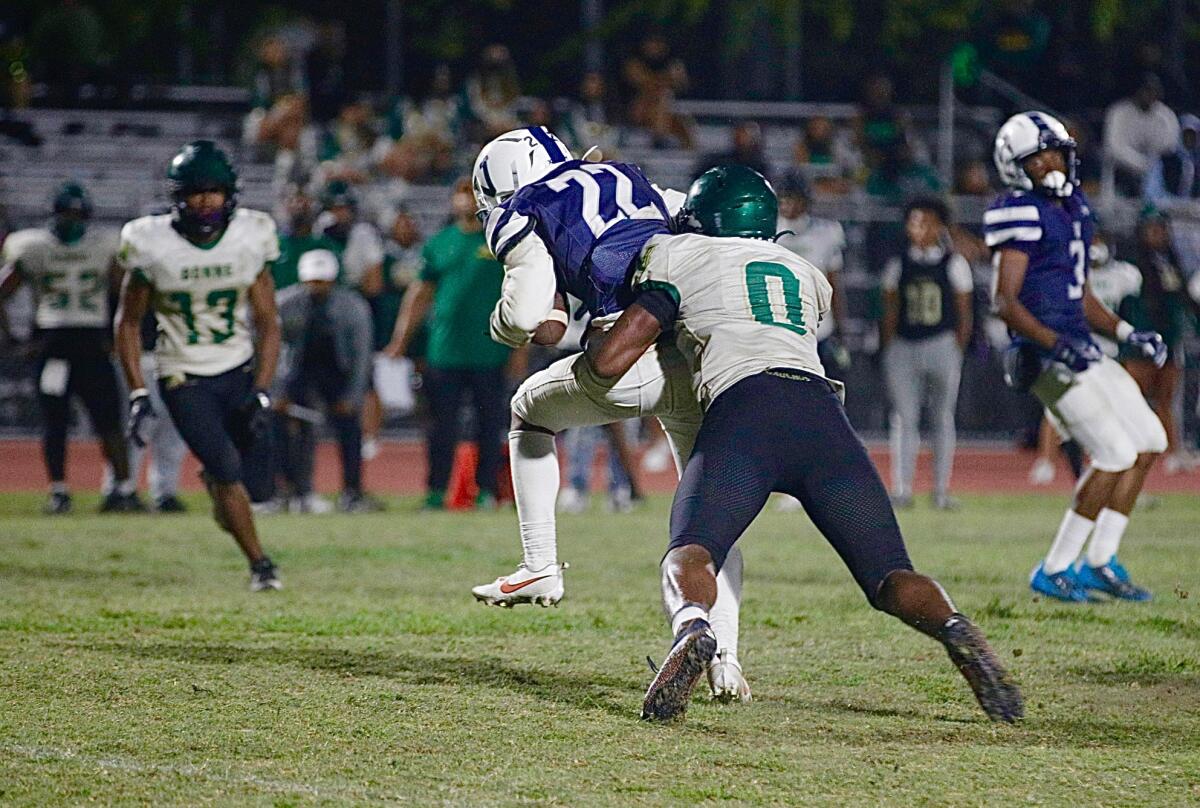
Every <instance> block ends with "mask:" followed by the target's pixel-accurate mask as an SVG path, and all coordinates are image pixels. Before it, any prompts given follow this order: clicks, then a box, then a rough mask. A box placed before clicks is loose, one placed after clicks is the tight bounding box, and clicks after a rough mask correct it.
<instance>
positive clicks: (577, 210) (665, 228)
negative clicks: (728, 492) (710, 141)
mask: <svg viewBox="0 0 1200 808" xmlns="http://www.w3.org/2000/svg"><path fill="white" fill-rule="evenodd" d="M472 184H473V186H474V189H475V197H476V199H477V201H478V202H479V208H480V214H481V215H484V216H486V221H487V228H486V235H487V239H488V244H489V246H490V247H491V249H492V252H493V253H494V254H495V255H496V257H497V258H498V259H499V260H500V261H501V262H503V264H504V268H505V275H504V282H503V286H502V289H501V297H500V300H499V302H498V303H497V304H496V308H495V309H494V310H493V312H492V320H491V332H492V337H493V339H496V340H497V341H498V342H503V343H505V344H506V345H509V346H511V347H519V346H521V345H523V344H525V343H526V342H528V341H529V340H530V339H531V338H532V337H533V335H534V332H535V331H539V329H541V330H540V331H539V334H540V335H541V336H539V339H538V341H539V342H544V343H545V344H554V343H555V342H557V341H558V339H559V338H560V337H561V336H562V333H563V332H564V331H565V330H566V322H567V313H566V311H565V308H566V307H565V305H564V304H563V303H562V300H564V299H565V296H566V294H570V295H572V296H574V297H576V298H577V299H579V300H580V301H581V302H582V303H583V305H584V306H585V307H586V308H587V312H588V314H590V315H591V316H592V325H591V326H590V333H597V332H599V331H602V330H603V329H604V328H607V327H608V325H609V324H611V323H612V321H613V320H614V319H616V317H617V315H619V314H620V312H621V309H622V308H623V307H624V304H625V303H626V299H625V298H626V297H627V294H628V288H629V286H628V284H629V280H628V279H629V273H630V270H631V268H632V265H633V263H634V261H635V260H636V259H637V256H638V254H639V253H640V252H641V249H642V246H643V245H644V244H645V243H646V240H647V239H649V238H650V237H651V236H654V235H660V234H664V233H669V232H670V226H669V221H670V218H671V210H670V209H669V205H668V201H667V199H666V198H665V197H666V196H670V197H672V198H673V199H674V201H675V203H676V206H677V205H678V203H679V202H680V201H682V199H683V194H680V193H678V192H673V191H665V192H664V191H660V190H659V189H658V188H657V187H655V186H654V185H652V184H651V183H650V181H649V180H648V179H646V176H645V175H644V174H643V173H642V171H641V170H640V169H639V168H637V167H636V166H633V165H630V164H628V163H616V162H598V163H590V162H585V161H583V160H576V159H572V158H571V154H570V152H569V151H568V150H567V148H566V146H564V145H563V143H562V141H560V140H559V139H558V138H557V137H555V136H554V135H553V134H551V133H550V132H549V131H548V130H547V129H546V128H545V127H540V126H535V127H530V128H528V129H517V130H514V131H512V132H507V133H505V134H503V135H500V136H499V137H497V138H496V139H495V140H493V141H492V142H491V143H489V144H488V145H487V146H485V147H484V148H483V150H482V151H481V152H480V153H479V157H478V158H477V159H476V161H475V169H474V172H473V176H472ZM579 360H580V354H575V355H573V356H570V357H566V358H564V359H560V360H559V361H557V362H555V363H554V364H552V365H550V366H549V367H548V368H546V369H545V370H543V371H540V372H539V373H535V374H533V375H532V376H530V377H529V378H528V379H526V380H525V382H524V383H523V384H522V385H521V386H520V388H519V389H518V390H517V392H516V395H514V396H513V399H512V412H513V420H512V431H511V432H510V433H509V456H510V458H511V464H512V477H513V490H514V493H515V497H516V501H517V517H518V521H519V523H520V531H521V544H522V548H523V550H524V558H523V560H522V562H521V564H520V566H518V567H517V570H516V571H515V572H513V573H512V574H510V575H506V576H502V577H500V578H497V579H496V580H495V581H493V582H492V583H490V584H483V585H481V586H477V587H475V588H474V589H473V590H472V593H473V594H474V595H475V597H476V598H477V599H478V600H481V601H483V602H485V603H489V604H494V605H508V606H510V605H513V604H515V603H522V602H525V603H528V602H535V603H541V604H542V605H547V604H552V603H557V602H558V600H559V599H560V598H562V596H563V575H562V571H563V569H564V567H565V565H560V564H559V563H558V554H557V536H556V528H555V501H556V499H557V497H558V491H559V465H558V457H557V455H556V451H555V433H557V432H560V431H562V430H563V429H568V428H570V427H579V426H593V425H600V424H607V423H611V422H613V421H619V420H622V419H625V418H640V417H642V416H648V415H654V416H657V417H658V419H659V421H660V422H661V423H662V425H663V428H664V430H665V431H666V433H667V435H668V438H669V440H670V442H671V446H672V449H673V451H674V452H675V456H676V469H677V470H679V469H682V468H683V461H684V460H686V458H687V457H688V455H689V454H690V453H691V450H692V443H693V442H694V441H695V436H696V430H697V429H698V428H699V426H700V407H699V404H698V403H697V402H696V398H695V395H694V394H693V393H692V390H691V384H690V379H689V376H688V370H687V364H686V362H685V360H684V358H683V356H682V355H680V353H679V351H678V350H677V349H676V348H675V347H674V346H673V345H670V344H664V345H662V346H658V347H652V348H651V349H650V350H648V351H647V352H646V354H645V355H644V356H642V357H641V358H640V359H639V360H638V362H637V363H636V364H635V365H634V366H633V367H632V368H631V369H630V372H629V373H627V374H625V375H624V377H623V378H622V379H620V380H619V381H618V382H617V383H616V384H614V385H612V386H611V387H610V388H609V389H607V390H605V391H604V392H603V393H600V394H594V393H593V392H592V391H589V390H586V389H584V388H582V387H581V386H580V384H579V382H578V379H577V376H578V370H579V366H580V362H579ZM741 572H742V564H741V554H740V552H735V553H734V554H733V556H732V557H731V558H730V560H729V563H728V564H727V566H726V571H725V573H724V574H723V575H722V576H721V584H720V586H721V591H722V597H721V600H720V602H719V603H718V605H717V608H716V609H715V610H714V613H713V626H714V631H715V632H716V635H717V638H718V641H719V643H720V648H719V649H718V650H719V654H718V656H717V658H716V660H715V661H714V664H713V666H712V668H711V669H710V670H709V683H710V685H711V686H712V690H713V694H714V695H715V696H717V697H718V698H721V699H724V700H733V699H739V700H742V701H748V700H749V699H750V688H749V686H748V685H747V684H746V681H745V678H744V676H743V674H742V669H741V665H740V663H739V662H738V660H737V638H738V605H739V601H740V600H741V580H742V575H741Z"/></svg>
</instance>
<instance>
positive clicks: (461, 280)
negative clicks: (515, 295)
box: [421, 224, 509, 368]
mask: <svg viewBox="0 0 1200 808" xmlns="http://www.w3.org/2000/svg"><path fill="white" fill-rule="evenodd" d="M424 257H425V266H424V267H423V268H422V269H421V280H423V281H428V282H430V283H433V284H436V285H437V288H436V290H435V291H434V293H433V308H432V310H431V311H430V313H429V348H428V351H427V353H426V361H427V362H428V363H429V364H430V365H432V366H433V367H437V368H495V367H499V366H501V365H503V364H504V363H505V362H507V361H508V355H509V349H508V348H507V347H505V346H503V345H501V344H500V343H498V342H494V341H493V340H492V338H491V336H490V335H489V334H488V318H489V317H490V316H491V313H492V309H493V308H494V307H495V305H496V301H497V300H499V299H500V281H501V280H502V279H503V277H504V267H503V266H502V265H501V264H500V262H499V261H497V260H496V259H495V258H494V257H493V256H492V252H491V250H489V249H488V246H487V240H486V239H485V238H484V235H483V231H482V230H480V231H478V232H474V233H467V232H464V231H463V230H462V229H461V228H459V226H458V225H457V224H452V225H450V226H449V227H447V228H445V229H444V230H442V231H441V232H440V233H438V234H437V235H436V236H434V237H433V238H431V239H429V241H427V242H426V243H425V250H424Z"/></svg>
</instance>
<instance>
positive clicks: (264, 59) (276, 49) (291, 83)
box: [250, 32, 304, 110]
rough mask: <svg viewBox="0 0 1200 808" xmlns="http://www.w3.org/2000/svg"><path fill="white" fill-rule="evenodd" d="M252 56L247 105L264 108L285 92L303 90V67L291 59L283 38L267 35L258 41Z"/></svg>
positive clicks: (301, 91)
mask: <svg viewBox="0 0 1200 808" xmlns="http://www.w3.org/2000/svg"><path fill="white" fill-rule="evenodd" d="M256 56H257V63H256V64H255V68H254V75H253V77H252V78H251V86H250V95H251V97H250V104H251V106H253V107H255V108H259V109H264V110H267V109H270V108H271V107H273V106H274V105H275V102H277V101H278V100H279V99H280V98H282V97H283V96H285V95H292V94H295V93H300V94H303V93H304V70H303V68H302V66H301V65H300V64H299V63H298V62H297V60H295V59H293V58H292V55H291V53H290V52H289V50H288V43H287V39H286V38H284V37H283V36H280V35H279V34H278V33H277V32H273V33H271V34H268V35H267V36H265V37H263V39H262V41H261V42H259V44H258V48H257V50H256Z"/></svg>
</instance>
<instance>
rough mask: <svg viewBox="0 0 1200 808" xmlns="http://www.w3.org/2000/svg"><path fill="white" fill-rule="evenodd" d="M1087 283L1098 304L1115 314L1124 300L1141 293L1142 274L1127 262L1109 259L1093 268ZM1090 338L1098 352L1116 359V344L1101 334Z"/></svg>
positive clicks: (1093, 334)
mask: <svg viewBox="0 0 1200 808" xmlns="http://www.w3.org/2000/svg"><path fill="white" fill-rule="evenodd" d="M1088 283H1090V284H1091V286H1092V294H1094V295H1095V296H1096V297H1098V298H1100V302H1101V303H1103V304H1104V305H1105V306H1108V307H1109V308H1110V309H1112V310H1113V311H1115V312H1118V313H1119V312H1120V311H1121V304H1122V303H1124V302H1125V299H1126V298H1129V297H1137V296H1138V295H1140V294H1141V293H1142V273H1141V272H1140V271H1138V268H1137V267H1135V266H1134V265H1133V264H1131V263H1129V262H1128V261H1118V260H1116V259H1115V258H1114V259H1110V260H1108V261H1106V262H1104V263H1103V264H1100V265H1099V266H1093V267H1092V268H1091V271H1090V272H1089V273H1088ZM1092 338H1093V339H1094V340H1096V344H1097V345H1099V346H1100V350H1102V351H1104V353H1106V354H1108V355H1109V356H1111V357H1112V358H1114V359H1115V358H1116V357H1117V344H1116V343H1115V342H1113V341H1112V340H1111V339H1109V338H1108V337H1106V336H1104V335H1103V334H1097V333H1096V332H1094V331H1093V332H1092Z"/></svg>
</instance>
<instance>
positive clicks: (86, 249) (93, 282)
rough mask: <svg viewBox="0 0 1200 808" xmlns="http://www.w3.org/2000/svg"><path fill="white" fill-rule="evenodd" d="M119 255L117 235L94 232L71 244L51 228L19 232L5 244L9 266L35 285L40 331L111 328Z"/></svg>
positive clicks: (5, 255) (107, 232)
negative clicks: (111, 289) (112, 282)
mask: <svg viewBox="0 0 1200 808" xmlns="http://www.w3.org/2000/svg"><path fill="white" fill-rule="evenodd" d="M116 253H117V234H116V232H115V231H110V230H102V229H100V228H92V227H89V228H88V229H87V230H86V231H85V232H84V234H83V238H81V239H79V240H78V241H76V242H73V243H71V244H65V243H63V242H62V241H59V239H58V237H57V236H55V235H54V234H53V233H51V232H50V231H49V230H47V229H45V228H36V229H30V230H18V231H17V232H15V233H13V234H12V235H10V236H9V237H8V239H7V240H5V242H4V263H5V264H15V265H16V267H17V270H18V271H19V272H20V273H21V275H22V277H24V278H25V279H27V280H28V281H29V282H30V283H32V284H33V287H34V290H35V295H36V298H37V310H36V313H35V315H34V321H35V323H36V324H37V327H38V328H40V329H49V328H103V329H109V328H111V327H112V315H111V314H110V313H109V310H108V277H109V276H108V269H109V266H110V265H111V264H112V260H113V257H114V256H115V255H116Z"/></svg>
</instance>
